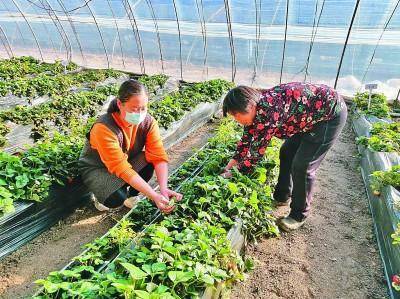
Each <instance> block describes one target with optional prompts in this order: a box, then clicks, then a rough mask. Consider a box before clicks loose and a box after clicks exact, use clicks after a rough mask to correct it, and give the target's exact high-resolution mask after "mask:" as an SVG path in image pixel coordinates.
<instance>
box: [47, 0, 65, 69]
mask: <svg viewBox="0 0 400 299" xmlns="http://www.w3.org/2000/svg"><path fill="white" fill-rule="evenodd" d="M44 1H46V3H47V5H48V7H47V9H46V11H47V14H48V15H49V17H50V19H51V20H52V21H53V23H54V26H55V27H56V28H57V31H58V33H59V34H60V36H61V39H62V41H63V43H64V47H65V50H66V51H67V60H68V61H71V60H72V45H71V41H70V40H69V38H68V35H67V32H66V31H65V30H64V26H63V25H62V23H61V21H60V19H59V18H58V16H57V14H56V12H55V11H54V10H53V8H52V7H51V5H50V3H49V1H48V0H44ZM41 3H42V5H43V6H45V4H44V3H43V1H41ZM52 14H54V18H55V19H53V16H52ZM56 21H57V22H56ZM57 24H59V26H57Z"/></svg>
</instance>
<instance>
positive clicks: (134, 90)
mask: <svg viewBox="0 0 400 299" xmlns="http://www.w3.org/2000/svg"><path fill="white" fill-rule="evenodd" d="M143 93H144V94H147V89H146V86H144V84H142V83H140V82H139V81H138V80H135V79H129V80H127V81H125V82H124V83H122V84H121V86H120V88H119V90H118V99H119V100H120V101H121V102H122V103H125V102H127V101H128V100H129V98H130V97H132V96H135V95H139V94H143ZM114 112H119V108H118V105H117V98H115V99H114V100H112V101H111V102H110V105H109V106H108V109H107V113H114Z"/></svg>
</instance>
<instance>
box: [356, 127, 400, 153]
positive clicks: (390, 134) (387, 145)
mask: <svg viewBox="0 0 400 299" xmlns="http://www.w3.org/2000/svg"><path fill="white" fill-rule="evenodd" d="M357 143H358V144H361V145H364V146H365V147H368V148H369V149H371V150H373V151H375V152H398V153H400V123H399V122H392V123H375V124H374V125H373V127H372V130H371V137H365V136H362V137H359V138H357Z"/></svg>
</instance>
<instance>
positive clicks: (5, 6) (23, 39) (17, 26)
mask: <svg viewBox="0 0 400 299" xmlns="http://www.w3.org/2000/svg"><path fill="white" fill-rule="evenodd" d="M0 3H1V4H3V7H4V8H5V9H6V10H7V11H8V13H9V14H10V18H12V19H14V16H13V15H12V13H11V11H10V9H9V8H8V7H7V5H6V4H5V3H4V2H2V1H0ZM14 23H15V28H16V31H18V33H19V35H20V36H21V39H22V41H23V43H24V44H25V45H27V42H26V39H25V38H24V36H23V34H22V31H21V28H20V27H19V25H18V22H17V21H14ZM13 36H14V34H13Z"/></svg>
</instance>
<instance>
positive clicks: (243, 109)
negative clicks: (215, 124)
mask: <svg viewBox="0 0 400 299" xmlns="http://www.w3.org/2000/svg"><path fill="white" fill-rule="evenodd" d="M223 113H224V116H226V115H227V114H230V115H232V116H233V117H234V118H235V120H236V121H237V122H239V123H240V124H242V125H244V133H243V137H242V139H241V140H240V141H239V143H238V146H237V151H236V153H235V155H234V156H233V158H232V159H231V160H230V161H229V163H228V165H227V166H226V167H225V172H224V173H223V174H222V175H223V176H224V177H229V176H230V175H231V173H230V169H231V168H232V167H236V168H237V169H238V170H239V171H240V172H242V173H246V174H247V173H251V171H252V170H253V168H254V166H255V164H256V163H257V162H258V161H259V160H260V159H261V158H262V157H263V155H264V153H265V148H266V147H267V146H268V143H269V141H270V140H271V138H272V137H273V136H275V137H278V138H282V139H285V142H284V143H283V145H282V147H281V150H280V155H279V158H280V171H279V179H278V184H277V186H276V188H275V192H274V199H275V201H276V204H277V205H278V206H282V205H289V204H290V208H291V212H290V214H289V216H287V217H284V218H282V219H280V221H279V225H280V227H281V228H282V229H283V230H286V231H290V230H294V229H297V228H299V227H300V226H301V225H303V223H304V221H305V219H306V218H307V216H308V215H309V211H310V204H311V201H312V195H313V187H314V181H315V173H316V170H317V169H318V167H319V165H320V164H321V162H322V160H323V159H324V157H325V155H326V153H327V152H328V150H329V149H330V148H331V147H332V145H333V144H334V142H335V141H336V139H337V138H338V136H339V134H340V132H341V131H342V129H343V127H344V125H345V123H346V118H347V107H346V104H345V103H344V101H343V99H342V98H341V96H340V95H339V94H338V93H337V92H336V91H335V90H334V89H332V88H330V87H328V86H326V85H316V84H307V83H298V82H293V83H287V84H281V85H279V86H275V87H273V88H270V89H266V90H256V89H254V88H251V87H247V86H238V87H236V88H233V89H232V90H230V91H229V92H228V94H227V95H226V97H225V99H224V103H223Z"/></svg>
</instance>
